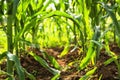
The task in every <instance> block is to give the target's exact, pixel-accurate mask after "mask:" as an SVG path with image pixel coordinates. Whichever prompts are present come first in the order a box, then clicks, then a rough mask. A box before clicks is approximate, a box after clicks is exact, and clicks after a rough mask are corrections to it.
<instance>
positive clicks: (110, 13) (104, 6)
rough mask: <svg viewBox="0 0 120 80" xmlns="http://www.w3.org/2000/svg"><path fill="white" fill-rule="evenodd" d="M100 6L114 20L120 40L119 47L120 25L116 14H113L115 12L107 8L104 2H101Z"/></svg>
mask: <svg viewBox="0 0 120 80" xmlns="http://www.w3.org/2000/svg"><path fill="white" fill-rule="evenodd" d="M100 4H101V5H102V7H103V8H104V9H105V10H106V12H107V13H108V14H109V16H110V17H111V18H112V20H113V23H114V24H115V31H116V33H117V34H116V35H117V36H118V38H119V44H118V45H119V46H120V25H119V23H118V20H117V18H116V15H115V13H114V12H113V10H112V9H111V8H110V7H109V6H107V5H106V4H104V3H103V2H100Z"/></svg>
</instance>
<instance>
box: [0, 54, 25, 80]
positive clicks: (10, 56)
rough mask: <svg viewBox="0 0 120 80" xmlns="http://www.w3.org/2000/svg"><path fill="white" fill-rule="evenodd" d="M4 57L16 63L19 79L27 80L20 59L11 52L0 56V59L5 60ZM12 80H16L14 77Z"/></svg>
mask: <svg viewBox="0 0 120 80" xmlns="http://www.w3.org/2000/svg"><path fill="white" fill-rule="evenodd" d="M4 57H7V59H8V60H10V61H13V62H14V65H15V68H16V71H17V73H18V77H19V79H20V80H25V75H24V70H23V68H22V66H21V64H20V61H19V59H18V57H17V56H16V55H13V54H11V53H10V52H4V53H3V54H1V55H0V59H3V58H4ZM8 74H9V73H8ZM9 75H11V74H9ZM11 79H12V80H14V79H13V78H12V77H11Z"/></svg>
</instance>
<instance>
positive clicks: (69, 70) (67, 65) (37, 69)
mask: <svg viewBox="0 0 120 80" xmlns="http://www.w3.org/2000/svg"><path fill="white" fill-rule="evenodd" d="M73 48H74V47H73V46H72V47H71V48H70V50H69V52H68V54H67V55H65V56H64V57H62V58H60V57H59V54H60V53H61V52H62V51H63V47H61V48H59V47H54V48H46V49H44V51H45V52H47V53H48V54H49V55H51V56H53V57H55V59H56V60H57V61H58V63H59V64H60V66H61V67H62V68H63V70H61V76H60V78H59V80H79V78H80V77H82V76H83V75H85V74H86V72H88V71H89V70H91V69H93V68H94V66H92V65H91V64H89V66H88V67H87V69H85V70H82V71H78V66H79V62H78V61H79V60H80V59H82V57H83V54H84V53H83V52H82V51H80V49H79V48H76V49H74V50H73ZM110 50H111V51H112V52H114V53H115V54H116V55H119V54H120V48H119V47H118V46H117V44H115V43H112V44H110ZM30 51H33V52H34V53H36V55H39V56H41V57H42V55H41V52H40V50H39V49H35V48H29V49H28V52H30ZM110 58H111V57H110V56H108V54H107V53H106V51H105V50H104V49H102V50H101V52H100V57H99V59H98V60H97V62H96V66H97V70H96V72H95V73H94V74H93V76H91V79H90V80H99V77H100V76H102V79H101V80H119V79H118V70H117V67H116V64H115V63H114V62H111V63H110V64H108V65H104V62H105V61H106V60H108V59H110ZM20 61H21V65H22V66H23V67H24V68H25V69H26V70H27V71H28V72H29V73H31V74H33V75H34V76H35V77H36V80H51V78H52V77H53V74H51V73H50V72H49V71H48V70H46V69H45V68H44V67H42V66H41V65H40V64H39V63H38V62H37V61H35V60H34V58H33V57H32V56H30V55H21V57H20ZM72 62H74V64H72ZM5 65H6V63H5V62H4V63H3V64H0V66H1V69H2V70H6V67H5ZM49 65H51V64H49ZM4 78H6V76H5V75H0V80H4ZM26 80H30V79H28V78H26Z"/></svg>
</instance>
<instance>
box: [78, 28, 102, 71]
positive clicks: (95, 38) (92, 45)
mask: <svg viewBox="0 0 120 80" xmlns="http://www.w3.org/2000/svg"><path fill="white" fill-rule="evenodd" d="M99 38H100V31H99V27H98V26H96V29H95V33H94V35H93V40H92V42H91V43H90V46H89V48H88V52H87V53H86V57H85V58H84V59H83V60H82V61H81V63H80V66H79V69H80V70H81V69H84V68H85V67H86V66H87V64H88V63H89V62H90V60H91V58H92V56H94V55H93V54H94V51H95V50H96V47H97V46H99V44H98V42H97V41H98V40H99ZM97 44H98V45H97Z"/></svg>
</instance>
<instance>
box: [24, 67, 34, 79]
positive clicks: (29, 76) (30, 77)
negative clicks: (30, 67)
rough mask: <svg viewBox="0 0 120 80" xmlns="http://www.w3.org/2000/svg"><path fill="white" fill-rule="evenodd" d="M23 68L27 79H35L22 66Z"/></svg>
mask: <svg viewBox="0 0 120 80" xmlns="http://www.w3.org/2000/svg"><path fill="white" fill-rule="evenodd" d="M23 70H24V72H25V74H26V75H27V76H28V78H29V79H31V80H36V79H35V77H34V76H33V75H32V74H30V73H28V72H27V70H26V69H24V68H23Z"/></svg>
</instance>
